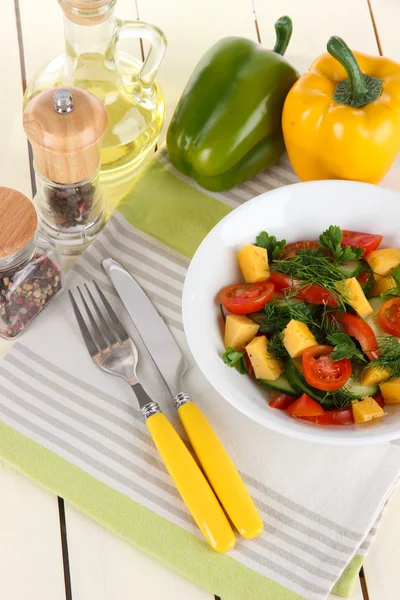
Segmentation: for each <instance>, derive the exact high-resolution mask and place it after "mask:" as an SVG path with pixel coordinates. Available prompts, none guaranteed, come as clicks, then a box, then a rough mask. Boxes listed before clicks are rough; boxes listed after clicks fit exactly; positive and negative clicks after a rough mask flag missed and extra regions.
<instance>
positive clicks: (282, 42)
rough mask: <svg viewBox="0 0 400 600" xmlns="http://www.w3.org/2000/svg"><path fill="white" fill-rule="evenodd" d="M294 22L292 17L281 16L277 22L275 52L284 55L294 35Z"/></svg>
mask: <svg viewBox="0 0 400 600" xmlns="http://www.w3.org/2000/svg"><path fill="white" fill-rule="evenodd" d="M292 31H293V23H292V19H291V18H290V17H281V18H280V19H278V20H277V22H276V23H275V33H276V42H275V46H274V49H273V52H276V54H280V55H281V56H283V55H284V54H285V52H286V49H287V47H288V45H289V42H290V38H291V37H292Z"/></svg>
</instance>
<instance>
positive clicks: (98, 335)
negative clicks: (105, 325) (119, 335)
mask: <svg viewBox="0 0 400 600" xmlns="http://www.w3.org/2000/svg"><path fill="white" fill-rule="evenodd" d="M76 289H77V290H78V292H79V295H80V297H81V299H82V302H83V305H84V307H85V310H86V313H87V316H88V317H89V321H90V324H91V326H92V329H93V332H94V341H95V343H96V345H97V347H98V348H99V350H101V351H104V350H106V349H107V348H108V347H109V343H108V342H107V340H106V338H105V336H104V335H103V334H102V332H101V331H100V328H99V326H98V325H97V323H96V321H95V320H94V318H93V315H92V313H91V312H90V308H89V306H88V303H87V302H86V300H85V297H84V295H83V294H82V290H81V289H80V287H79V286H77V288H76Z"/></svg>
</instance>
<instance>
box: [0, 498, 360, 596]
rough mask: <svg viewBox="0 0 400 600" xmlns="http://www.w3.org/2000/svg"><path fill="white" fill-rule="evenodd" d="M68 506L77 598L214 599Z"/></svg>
mask: <svg viewBox="0 0 400 600" xmlns="http://www.w3.org/2000/svg"><path fill="white" fill-rule="evenodd" d="M65 508H66V522H67V531H68V548H69V561H70V568H71V580H72V596H73V600H88V599H89V598H90V599H92V598H93V599H94V598H95V599H96V600H126V598H149V599H153V598H154V599H155V598H159V599H160V600H161V599H162V600H213V598H214V597H213V596H212V595H211V594H209V593H207V592H205V591H204V590H203V589H201V588H199V587H197V586H196V585H195V584H193V583H192V582H190V581H189V580H188V579H186V578H185V577H183V576H182V575H180V574H178V573H176V572H175V571H172V570H171V569H169V568H168V567H166V566H165V565H163V564H161V563H160V562H158V561H157V560H156V559H155V558H152V557H151V556H149V555H147V554H145V553H144V552H142V551H141V550H139V549H138V548H136V547H135V546H133V545H132V544H129V543H128V542H126V541H125V540H123V539H122V538H120V537H118V536H116V535H115V534H113V533H111V532H110V531H108V530H107V529H106V528H105V527H102V526H100V525H98V524H96V523H95V522H94V521H92V520H91V519H89V518H88V517H86V516H85V515H83V514H82V513H81V512H80V511H79V510H77V509H76V508H75V507H73V506H71V505H69V504H68V503H66V505H65ZM7 600H8V599H7ZM357 600H358V599H357Z"/></svg>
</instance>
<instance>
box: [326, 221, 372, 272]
mask: <svg viewBox="0 0 400 600" xmlns="http://www.w3.org/2000/svg"><path fill="white" fill-rule="evenodd" d="M342 239H343V234H342V232H341V230H340V227H338V226H337V225H330V226H329V227H328V229H327V230H326V231H324V232H323V233H321V235H320V236H319V243H320V246H322V247H323V248H326V249H327V250H329V252H331V254H332V257H333V259H334V260H335V261H336V262H337V263H340V262H343V261H345V260H359V259H360V258H361V257H362V255H363V254H364V252H365V250H364V248H357V247H353V248H351V247H350V246H342V245H341V241H342Z"/></svg>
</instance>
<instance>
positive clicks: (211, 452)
mask: <svg viewBox="0 0 400 600" xmlns="http://www.w3.org/2000/svg"><path fill="white" fill-rule="evenodd" d="M102 264H103V268H104V270H105V271H106V273H107V275H108V277H109V278H110V280H111V282H112V284H113V285H114V287H115V289H116V291H117V293H118V295H119V297H120V298H121V300H122V302H123V304H124V306H125V308H126V310H127V311H128V313H129V315H130V317H131V319H132V321H133V323H134V324H135V326H136V328H137V330H138V332H139V334H140V336H141V338H142V340H143V342H144V344H145V345H146V347H147V349H148V351H149V353H150V354H151V356H152V358H153V360H154V362H155V363H156V365H157V367H158V369H159V371H160V373H161V375H162V377H163V379H164V381H165V383H166V384H167V387H168V388H169V390H170V392H171V394H172V397H173V398H174V401H175V406H176V407H177V409H178V414H179V417H180V419H181V421H182V424H183V426H184V428H185V431H186V433H187V436H188V438H189V441H190V443H191V445H192V447H193V450H194V451H195V453H196V455H197V458H198V459H199V462H200V464H201V467H202V468H203V471H204V473H205V474H206V476H207V478H208V480H209V482H210V484H211V486H212V487H213V489H214V491H215V493H216V495H217V496H218V499H219V501H220V503H221V504H222V506H223V507H224V509H225V511H226V513H227V515H228V516H229V518H230V519H231V521H232V523H233V524H234V526H235V527H236V529H237V530H238V532H239V533H240V534H241V535H242V536H244V537H246V538H254V537H257V536H258V535H260V534H261V533H262V531H263V523H262V520H261V517H260V515H259V513H258V511H257V508H256V506H255V504H254V502H253V500H252V498H251V496H250V494H249V492H248V491H247V488H246V486H245V484H244V483H243V480H242V478H241V477H240V475H239V473H238V471H237V469H236V467H235V466H234V464H233V462H232V461H231V459H230V458H229V456H228V454H227V452H226V450H225V448H224V447H223V445H222V443H221V441H220V440H219V438H218V436H217V435H216V433H215V432H214V430H213V429H212V427H211V425H210V424H209V422H208V421H207V419H206V417H205V416H204V414H203V413H202V412H201V411H200V409H199V408H198V407H197V405H196V404H194V402H192V400H191V399H190V397H189V396H188V395H187V394H185V393H183V392H182V375H183V374H184V372H185V371H186V365H185V361H184V359H183V356H182V353H181V351H180V348H179V347H178V345H177V343H176V342H175V339H174V337H173V336H172V334H171V332H170V330H169V329H168V327H167V326H166V324H165V323H164V321H163V319H162V318H161V317H160V315H159V314H158V312H157V310H156V309H155V307H154V306H153V304H152V303H151V301H150V300H149V298H148V297H147V296H146V294H145V292H144V291H143V289H142V288H141V287H140V285H139V284H138V283H137V281H136V280H135V279H134V278H133V277H132V275H131V274H130V273H128V271H126V270H125V269H124V267H122V266H121V265H120V264H119V263H117V262H116V261H114V260H113V259H111V258H106V259H105V260H103V263H102Z"/></svg>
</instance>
